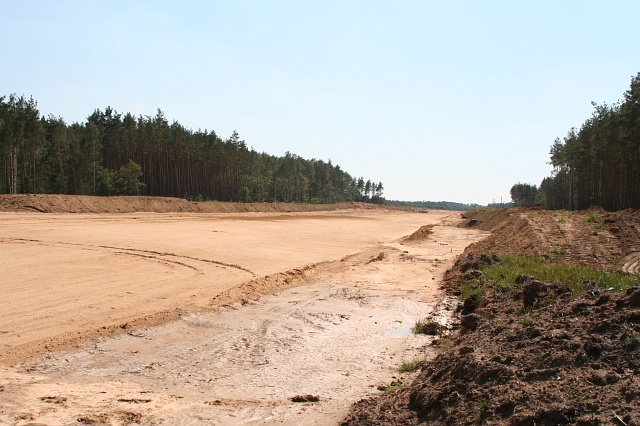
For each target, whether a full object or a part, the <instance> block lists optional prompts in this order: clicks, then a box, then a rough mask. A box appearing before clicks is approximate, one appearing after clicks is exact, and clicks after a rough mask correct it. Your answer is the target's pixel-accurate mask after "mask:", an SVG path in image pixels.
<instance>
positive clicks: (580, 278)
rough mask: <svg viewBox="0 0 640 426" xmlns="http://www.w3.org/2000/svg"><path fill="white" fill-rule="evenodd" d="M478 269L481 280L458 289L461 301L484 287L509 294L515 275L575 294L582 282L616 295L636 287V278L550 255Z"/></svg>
mask: <svg viewBox="0 0 640 426" xmlns="http://www.w3.org/2000/svg"><path fill="white" fill-rule="evenodd" d="M481 270H482V272H483V275H482V277H480V278H478V279H474V280H471V281H470V282H468V283H467V284H466V286H465V287H464V288H463V289H462V298H463V299H464V298H465V297H466V296H469V295H476V294H477V295H481V294H482V293H483V292H484V290H485V288H486V287H487V286H488V287H491V288H494V289H496V290H498V291H503V292H506V291H512V290H514V289H516V288H517V287H518V286H517V285H516V283H515V282H516V277H517V276H518V275H530V276H533V277H536V278H538V279H539V280H540V281H543V282H560V283H562V284H565V285H567V286H568V287H569V288H571V290H572V291H573V292H574V293H576V294H581V293H582V292H583V287H584V285H583V284H584V283H593V284H595V285H596V286H598V287H603V288H613V289H614V290H615V291H618V292H622V291H625V290H626V289H628V288H629V287H633V286H636V285H640V275H637V274H633V275H629V274H624V273H622V272H607V271H599V270H596V269H593V268H590V267H588V266H579V265H577V266H576V265H569V264H566V263H564V262H562V261H561V260H559V259H558V258H557V257H556V256H553V255H552V256H549V257H543V256H536V257H526V256H503V257H501V258H500V262H498V263H494V264H493V265H481Z"/></svg>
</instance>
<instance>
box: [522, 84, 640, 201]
mask: <svg viewBox="0 0 640 426" xmlns="http://www.w3.org/2000/svg"><path fill="white" fill-rule="evenodd" d="M592 105H593V107H594V111H593V113H592V115H591V117H589V118H588V119H587V120H586V121H585V122H584V123H583V124H582V126H580V128H579V129H576V128H572V129H570V130H569V132H568V133H567V135H566V136H565V137H564V138H562V139H560V138H556V140H555V141H554V143H553V145H551V150H550V152H549V154H550V164H551V165H552V166H553V172H552V174H551V176H549V177H546V178H544V179H543V180H542V182H541V183H540V186H539V187H537V188H536V187H535V185H533V186H531V185H529V188H526V187H518V188H517V187H516V186H517V185H523V184H516V185H514V186H513V187H512V196H513V193H514V189H515V193H516V196H517V197H520V198H518V199H517V200H516V199H515V198H514V202H518V203H531V201H534V202H542V203H544V204H546V206H547V207H548V208H550V209H567V210H580V209H587V208H589V207H591V206H594V205H598V206H601V207H602V208H604V209H606V210H609V211H616V210H622V209H627V208H633V209H639V208H640V73H638V74H637V75H636V76H634V77H632V79H631V84H630V87H629V90H627V91H626V92H625V93H624V97H623V99H622V100H621V101H618V102H617V103H615V104H613V105H607V104H604V105H597V104H596V103H592ZM525 185H526V184H525ZM527 191H529V192H530V193H535V194H534V196H533V198H531V197H530V196H526V195H524V193H525V192H527ZM522 196H524V198H522Z"/></svg>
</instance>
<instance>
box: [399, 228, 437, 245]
mask: <svg viewBox="0 0 640 426" xmlns="http://www.w3.org/2000/svg"><path fill="white" fill-rule="evenodd" d="M432 233H433V225H422V226H421V227H420V228H419V229H418V230H417V231H416V232H414V233H413V234H411V235H407V236H406V237H404V238H402V239H401V240H400V242H401V243H412V242H417V241H422V240H426V239H427V238H428V237H429V235H431V234H432Z"/></svg>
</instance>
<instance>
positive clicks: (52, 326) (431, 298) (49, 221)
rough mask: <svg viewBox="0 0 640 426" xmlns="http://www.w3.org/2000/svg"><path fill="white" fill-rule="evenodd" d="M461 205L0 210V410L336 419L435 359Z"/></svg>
mask: <svg viewBox="0 0 640 426" xmlns="http://www.w3.org/2000/svg"><path fill="white" fill-rule="evenodd" d="M458 220H459V214H457V213H452V212H430V213H428V214H419V213H401V212H384V211H377V210H372V211H362V210H359V211H353V210H348V211H335V212H312V213H285V214H283V213H243V214H176V213H161V214H159V213H132V214H36V213H19V214H17V213H0V257H1V258H2V259H3V268H2V274H1V276H0V290H1V291H2V294H3V300H2V302H1V306H2V309H1V310H0V337H1V340H0V351H1V352H0V363H1V364H2V365H4V366H3V367H1V368H0V397H2V401H3V403H2V406H1V407H0V423H8V424H28V423H33V422H38V423H44V424H73V423H80V424H82V423H84V424H131V423H140V424H158V423H164V424H238V423H248V424H276V423H278V424H282V423H284V424H331V423H332V422H333V423H336V422H337V421H339V419H340V418H341V417H342V416H343V415H344V413H345V412H346V409H347V408H348V407H349V405H350V404H351V403H352V402H354V401H356V400H357V399H359V398H362V397H365V396H368V395H371V394H372V393H375V392H378V391H377V390H376V387H377V385H378V384H381V383H385V382H389V381H391V380H395V378H397V377H399V374H398V373H397V367H398V365H399V363H400V362H401V361H402V360H403V359H410V358H411V357H414V356H420V357H422V356H428V353H427V352H425V350H424V347H425V345H427V344H428V343H429V338H428V337H424V336H414V335H412V334H411V333H409V328H410V326H411V325H412V324H413V322H415V320H416V319H418V318H421V317H423V316H424V315H426V314H428V313H429V312H431V311H433V310H434V309H442V311H443V321H444V320H446V319H445V317H446V314H445V313H446V311H447V309H450V306H448V305H447V301H446V300H445V301H441V302H442V303H440V305H438V306H436V304H435V302H436V300H437V296H438V292H437V283H438V281H439V280H440V278H441V277H442V275H443V274H444V272H445V271H446V269H447V268H448V267H449V266H450V265H451V264H452V263H453V260H454V259H455V257H456V256H457V255H458V254H460V253H461V252H462V251H463V250H464V248H465V247H466V246H467V245H468V244H469V243H471V242H473V241H476V240H478V239H480V238H481V237H483V236H484V234H482V233H480V232H478V231H472V230H467V229H459V228H456V227H455V226H453V224H454V223H455V222H457V221H458ZM424 225H434V226H433V228H432V229H431V233H429V232H426V233H425V232H418V233H417V234H416V235H417V237H415V238H410V239H403V237H405V236H408V235H411V234H412V233H414V232H415V231H417V230H418V229H419V228H420V227H422V226H424ZM306 394H310V395H314V396H318V397H319V398H320V401H318V402H306V403H296V402H292V401H291V398H293V397H295V396H297V395H306Z"/></svg>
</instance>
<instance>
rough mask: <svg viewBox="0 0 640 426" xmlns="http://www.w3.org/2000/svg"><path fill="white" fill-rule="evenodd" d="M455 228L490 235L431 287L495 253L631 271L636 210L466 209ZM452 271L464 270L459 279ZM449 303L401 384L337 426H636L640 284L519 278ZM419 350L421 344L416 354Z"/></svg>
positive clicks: (636, 244) (452, 284)
mask: <svg viewBox="0 0 640 426" xmlns="http://www.w3.org/2000/svg"><path fill="white" fill-rule="evenodd" d="M464 217H465V221H464V222H463V223H462V224H461V225H460V226H463V227H467V228H475V229H483V230H485V231H489V232H491V236H489V237H488V238H486V239H484V240H482V241H480V242H478V243H476V244H472V245H471V246H469V247H468V248H467V249H466V251H465V253H464V254H463V255H462V256H461V257H460V258H459V259H458V261H457V262H456V264H455V266H454V268H452V269H451V270H450V271H448V273H447V276H446V278H445V280H444V281H443V283H442V288H443V290H444V291H445V292H446V293H448V294H451V295H456V296H459V295H460V288H461V283H462V280H466V279H468V278H469V276H470V275H468V274H472V275H473V274H476V275H477V274H478V273H477V272H474V271H477V270H478V268H479V266H480V265H481V264H482V263H485V264H486V263H491V264H495V263H499V262H500V257H501V256H509V255H527V256H536V255H538V256H555V257H559V258H561V260H562V261H564V262H566V263H568V264H573V265H588V266H590V267H592V268H596V269H600V270H606V271H624V272H627V273H631V274H637V273H638V259H639V254H640V212H638V211H631V210H628V211H622V212H616V213H607V212H604V211H602V210H600V209H597V208H594V209H591V210H589V211H585V212H551V211H546V210H544V209H542V208H529V209H512V210H499V211H491V210H486V211H476V212H469V213H467V214H465V215H464ZM464 274H467V275H466V276H465V275H464ZM470 302H471V301H470V300H469V301H467V300H464V301H463V300H459V302H458V303H459V304H458V308H457V310H458V314H457V317H458V318H459V319H460V323H459V325H458V327H457V330H456V331H454V333H453V334H451V335H449V336H443V337H441V338H440V339H439V340H437V341H435V342H434V344H435V346H436V348H437V350H438V355H437V356H436V357H435V358H434V359H433V360H431V361H429V362H425V363H423V365H422V368H421V371H420V373H419V375H418V376H417V377H416V378H415V380H414V381H413V382H412V384H410V385H409V386H405V387H403V388H402V389H401V390H399V391H397V392H395V393H393V394H389V395H383V396H378V397H373V398H367V399H363V400H361V401H360V402H358V403H357V404H355V405H354V406H353V407H352V409H351V412H350V414H349V415H348V416H347V418H346V419H345V420H344V421H343V424H345V425H347V424H351V425H362V424H364V425H382V424H385V425H386V424H406V425H414V424H421V423H425V424H451V425H473V424H492V425H557V424H580V425H616V424H617V425H638V424H640V339H639V336H640V288H639V287H632V288H630V289H629V290H627V291H625V292H623V293H616V292H614V291H612V290H611V289H604V288H597V287H595V286H593V283H589V282H584V283H582V294H581V295H576V294H574V293H572V292H570V291H568V288H567V287H566V286H564V285H563V284H562V283H561V282H550V283H544V282H540V281H539V280H537V279H536V278H535V277H531V276H522V277H520V279H519V280H518V285H516V286H515V287H514V290H512V291H508V292H499V291H494V290H491V289H489V290H487V292H486V293H485V294H484V296H483V297H482V298H481V299H480V301H479V303H478V304H477V305H476V304H475V303H470ZM425 349H426V348H425Z"/></svg>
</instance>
